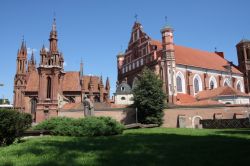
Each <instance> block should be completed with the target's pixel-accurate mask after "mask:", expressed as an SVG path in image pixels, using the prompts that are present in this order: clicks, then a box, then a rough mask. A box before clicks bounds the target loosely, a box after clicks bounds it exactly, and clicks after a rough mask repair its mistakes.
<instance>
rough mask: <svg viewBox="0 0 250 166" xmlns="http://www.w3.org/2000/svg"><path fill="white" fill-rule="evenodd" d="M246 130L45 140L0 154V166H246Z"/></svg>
mask: <svg viewBox="0 0 250 166" xmlns="http://www.w3.org/2000/svg"><path fill="white" fill-rule="evenodd" d="M249 156H250V130H243V129H238V130H236V129H235V130H205V129H204V130H195V129H166V128H154V129H137V130H127V131H125V132H124V134H122V135H118V136H109V137H94V138H93V137H91V138H81V137H62V136H44V137H36V138H29V139H26V140H24V142H22V143H18V144H17V143H16V144H13V145H11V146H8V147H1V148H0V165H17V166H43V165H51V166H52V165H53V166H57V165H67V166H68V165H119V166H121V165H126V166H130V165H170V166H172V165H181V166H183V165H192V166H195V165H199V166H200V165H227V166H228V165H243V164H244V165H248V163H249Z"/></svg>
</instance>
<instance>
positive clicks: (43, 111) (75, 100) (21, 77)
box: [13, 19, 110, 122]
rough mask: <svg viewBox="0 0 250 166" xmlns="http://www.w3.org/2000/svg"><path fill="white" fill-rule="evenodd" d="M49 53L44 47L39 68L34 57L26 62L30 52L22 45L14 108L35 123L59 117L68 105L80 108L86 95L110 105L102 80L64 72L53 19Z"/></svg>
mask: <svg viewBox="0 0 250 166" xmlns="http://www.w3.org/2000/svg"><path fill="white" fill-rule="evenodd" d="M49 43H50V45H49V50H47V49H46V48H45V46H43V47H42V49H41V50H40V63H39V65H38V67H37V66H36V61H35V58H34V53H32V55H31V58H30V60H27V48H26V44H25V42H24V41H23V42H22V44H21V48H20V49H19V50H18V53H17V63H16V66H17V68H16V75H15V78H14V100H13V101H14V108H15V109H17V110H19V111H22V112H27V113H31V114H32V116H33V120H34V122H40V121H42V120H44V119H47V118H49V117H53V116H57V114H58V111H60V110H61V109H63V108H64V105H65V104H67V103H72V104H76V105H79V104H80V105H81V103H82V101H83V97H84V95H87V96H88V97H89V98H90V99H91V100H92V101H93V102H109V93H110V83H109V79H108V78H107V80H106V84H105V85H104V83H103V80H102V77H98V76H87V75H84V74H83V63H82V62H81V64H80V71H73V72H66V71H64V67H63V64H64V57H63V54H62V53H61V52H59V49H58V45H57V44H58V38H57V30H56V22H55V19H54V22H53V25H52V30H51V32H50V38H49Z"/></svg>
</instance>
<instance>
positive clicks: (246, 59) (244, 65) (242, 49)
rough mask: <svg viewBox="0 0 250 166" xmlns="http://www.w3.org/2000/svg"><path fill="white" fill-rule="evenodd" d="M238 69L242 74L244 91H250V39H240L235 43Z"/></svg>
mask: <svg viewBox="0 0 250 166" xmlns="http://www.w3.org/2000/svg"><path fill="white" fill-rule="evenodd" d="M236 49H237V56H238V64H239V70H240V71H241V72H242V73H243V75H244V87H245V92H246V93H250V40H247V39H242V40H241V41H240V42H239V43H238V44H237V45H236Z"/></svg>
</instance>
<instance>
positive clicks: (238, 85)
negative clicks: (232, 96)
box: [237, 83, 241, 91]
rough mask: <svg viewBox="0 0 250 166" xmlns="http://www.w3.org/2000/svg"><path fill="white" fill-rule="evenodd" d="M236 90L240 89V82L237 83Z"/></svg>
mask: <svg viewBox="0 0 250 166" xmlns="http://www.w3.org/2000/svg"><path fill="white" fill-rule="evenodd" d="M237 90H238V91H241V86H240V83H238V84H237Z"/></svg>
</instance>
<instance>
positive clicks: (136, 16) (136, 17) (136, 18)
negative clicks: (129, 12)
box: [135, 14, 138, 22]
mask: <svg viewBox="0 0 250 166" xmlns="http://www.w3.org/2000/svg"><path fill="white" fill-rule="evenodd" d="M137 20H138V15H137V14H135V21H136V22H137Z"/></svg>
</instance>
